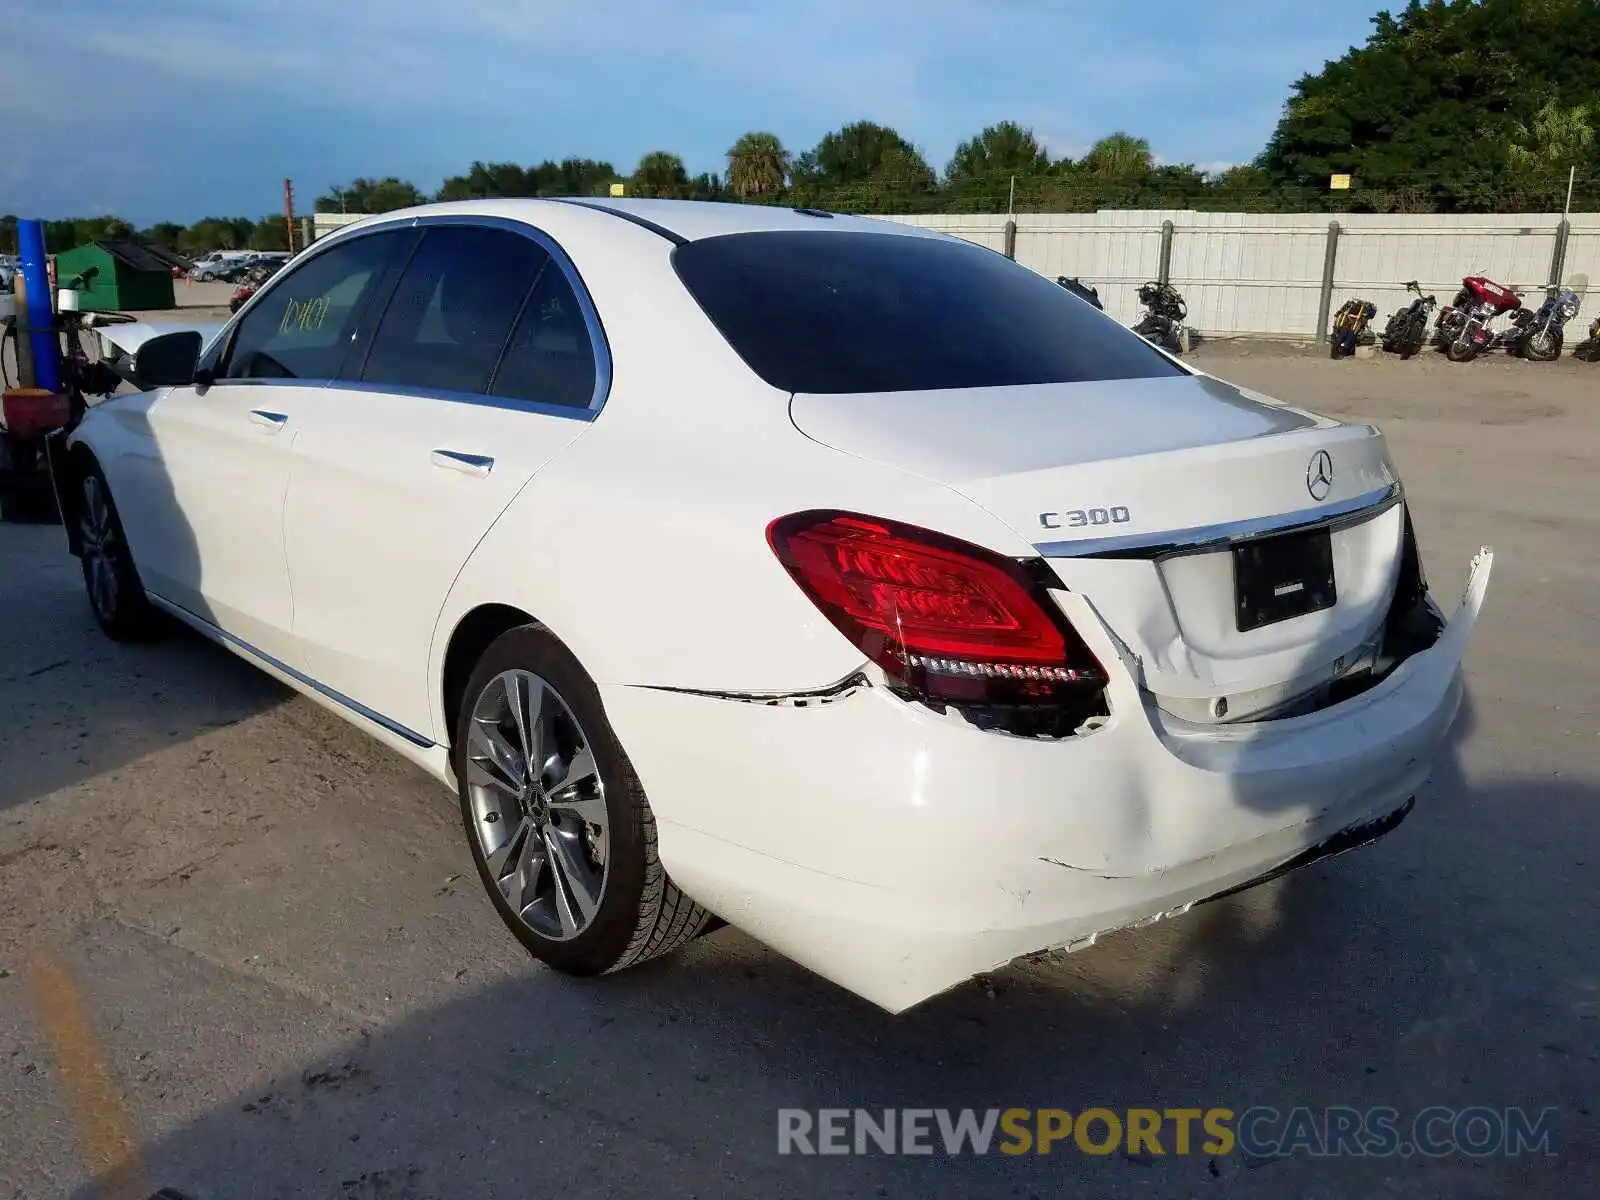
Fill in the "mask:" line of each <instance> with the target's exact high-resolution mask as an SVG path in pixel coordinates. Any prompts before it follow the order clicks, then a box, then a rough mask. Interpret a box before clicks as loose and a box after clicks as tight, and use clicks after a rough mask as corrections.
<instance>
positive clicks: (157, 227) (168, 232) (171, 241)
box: [139, 221, 184, 250]
mask: <svg viewBox="0 0 1600 1200" xmlns="http://www.w3.org/2000/svg"><path fill="white" fill-rule="evenodd" d="M183 232H184V227H183V226H182V225H179V224H178V223H177V222H176V221H157V222H156V223H155V224H154V225H152V226H150V228H149V229H145V230H141V231H140V233H139V240H140V241H144V242H150V243H152V244H154V245H157V246H163V247H165V248H167V249H169V250H171V249H175V248H176V247H177V245H178V239H179V238H181V237H182V236H183Z"/></svg>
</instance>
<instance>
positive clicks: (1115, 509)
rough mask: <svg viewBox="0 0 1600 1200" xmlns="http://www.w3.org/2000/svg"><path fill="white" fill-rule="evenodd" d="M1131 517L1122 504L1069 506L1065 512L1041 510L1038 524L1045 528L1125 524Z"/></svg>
mask: <svg viewBox="0 0 1600 1200" xmlns="http://www.w3.org/2000/svg"><path fill="white" fill-rule="evenodd" d="M1131 520H1133V517H1132V516H1131V515H1130V514H1129V512H1128V509H1127V507H1126V506H1125V505H1122V504H1113V505H1112V506H1111V507H1110V508H1069V509H1067V510H1066V511H1065V512H1042V513H1040V514H1039V524H1041V525H1043V526H1044V527H1045V528H1046V529H1084V528H1087V527H1088V526H1090V525H1126V524H1127V523H1128V522H1129V521H1131Z"/></svg>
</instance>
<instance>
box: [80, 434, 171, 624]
mask: <svg viewBox="0 0 1600 1200" xmlns="http://www.w3.org/2000/svg"><path fill="white" fill-rule="evenodd" d="M91 479H93V480H94V481H95V482H96V483H97V484H98V485H99V489H100V495H101V496H102V497H103V499H104V500H105V505H106V512H107V515H108V518H109V521H110V525H111V529H112V532H113V533H114V534H115V537H116V543H115V545H116V549H115V553H114V554H113V555H112V556H111V559H110V561H111V569H112V571H113V572H114V573H115V574H116V579H117V600H116V605H115V610H114V611H113V612H111V613H110V614H104V613H102V612H101V611H100V607H99V605H97V604H96V603H95V602H94V588H93V583H92V581H91V579H90V567H89V558H88V556H87V555H83V556H81V557H80V560H79V567H80V571H81V574H82V576H83V589H84V598H85V599H86V600H88V602H89V611H90V613H91V614H93V616H94V620H95V624H96V625H98V626H100V628H101V629H102V630H103V631H104V632H105V633H106V634H107V635H108V636H110V637H112V638H114V639H116V640H118V641H130V640H134V639H137V638H140V637H143V636H145V635H146V634H147V633H149V632H150V630H151V627H152V624H153V623H152V617H153V616H154V613H153V611H152V610H151V608H150V604H149V601H148V600H146V599H145V594H144V584H143V583H142V582H141V581H140V579H139V571H138V568H136V567H135V566H134V563H133V551H132V548H131V547H130V546H129V545H128V534H127V531H126V530H124V529H123V527H122V517H121V515H120V514H119V513H118V512H117V502H116V499H115V498H114V497H113V496H112V494H111V486H110V484H108V483H107V482H106V477H105V472H103V471H102V470H101V469H100V465H99V464H98V463H95V462H93V461H90V462H89V463H88V464H87V465H86V466H85V467H84V469H83V470H82V471H81V472H80V473H79V475H78V493H79V495H78V503H79V505H80V508H79V510H78V513H77V519H78V520H80V521H81V520H82V519H83V510H82V506H83V505H85V504H87V502H88V497H87V496H85V495H84V494H83V493H84V492H85V490H86V489H87V486H88V481H89V480H91Z"/></svg>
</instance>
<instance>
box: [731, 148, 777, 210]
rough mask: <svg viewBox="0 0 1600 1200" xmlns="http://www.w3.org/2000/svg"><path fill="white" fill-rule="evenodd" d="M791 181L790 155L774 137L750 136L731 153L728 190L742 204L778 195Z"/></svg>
mask: <svg viewBox="0 0 1600 1200" xmlns="http://www.w3.org/2000/svg"><path fill="white" fill-rule="evenodd" d="M788 181H789V152H788V151H787V150H785V149H784V148H783V143H782V142H780V141H779V140H778V135H777V134H775V133H760V132H757V133H747V134H745V135H744V136H743V137H741V138H740V139H739V140H738V141H737V142H735V143H734V144H733V146H732V148H731V149H730V150H729V151H728V186H729V187H730V188H732V189H733V194H734V195H735V196H738V197H739V199H741V200H751V199H760V198H761V197H762V196H771V195H775V194H776V193H778V192H781V191H782V190H783V189H784V185H785V184H787V183H788Z"/></svg>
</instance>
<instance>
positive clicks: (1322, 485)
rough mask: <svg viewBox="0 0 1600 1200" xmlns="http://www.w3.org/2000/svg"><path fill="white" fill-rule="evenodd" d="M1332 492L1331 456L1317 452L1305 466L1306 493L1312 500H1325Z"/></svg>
mask: <svg viewBox="0 0 1600 1200" xmlns="http://www.w3.org/2000/svg"><path fill="white" fill-rule="evenodd" d="M1332 490H1333V455H1331V454H1329V453H1328V452H1327V451H1326V450H1318V451H1317V452H1316V453H1315V454H1313V455H1312V456H1311V461H1310V462H1309V463H1307V464H1306V491H1308V492H1310V493H1311V498H1312V499H1313V500H1326V499H1327V498H1328V493H1329V492H1331V491H1332Z"/></svg>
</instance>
